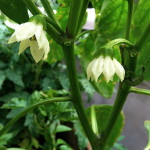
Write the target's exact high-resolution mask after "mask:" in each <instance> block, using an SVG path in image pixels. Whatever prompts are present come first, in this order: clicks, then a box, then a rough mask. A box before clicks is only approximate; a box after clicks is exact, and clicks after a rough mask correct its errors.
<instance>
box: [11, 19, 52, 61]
mask: <svg viewBox="0 0 150 150" xmlns="http://www.w3.org/2000/svg"><path fill="white" fill-rule="evenodd" d="M14 42H21V43H20V47H19V52H18V54H21V53H22V52H24V50H25V49H27V47H30V51H31V55H32V57H33V58H34V60H35V61H36V63H38V62H39V61H40V60H41V59H42V58H43V59H46V58H47V56H48V53H49V51H50V46H49V42H48V39H47V37H46V32H45V30H44V27H43V25H42V23H40V22H36V20H32V21H31V22H27V23H23V24H20V25H19V27H18V28H17V29H16V30H15V32H14V33H13V35H12V36H11V38H10V39H9V41H8V44H10V43H14Z"/></svg>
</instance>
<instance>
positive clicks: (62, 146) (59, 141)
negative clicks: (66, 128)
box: [56, 139, 73, 150]
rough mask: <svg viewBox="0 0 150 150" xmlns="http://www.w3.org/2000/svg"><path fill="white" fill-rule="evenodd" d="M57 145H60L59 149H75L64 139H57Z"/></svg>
mask: <svg viewBox="0 0 150 150" xmlns="http://www.w3.org/2000/svg"><path fill="white" fill-rule="evenodd" d="M56 145H57V146H59V145H60V146H59V150H73V149H72V148H71V147H70V146H69V145H68V144H67V143H66V142H65V141H64V140H62V139H58V140H57V143H56Z"/></svg>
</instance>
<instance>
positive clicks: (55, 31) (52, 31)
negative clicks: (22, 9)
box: [23, 0, 63, 44]
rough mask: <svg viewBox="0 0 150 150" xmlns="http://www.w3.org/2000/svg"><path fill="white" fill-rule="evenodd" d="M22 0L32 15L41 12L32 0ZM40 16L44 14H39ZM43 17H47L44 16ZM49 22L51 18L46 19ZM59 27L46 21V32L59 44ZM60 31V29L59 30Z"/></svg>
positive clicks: (60, 42) (60, 40)
mask: <svg viewBox="0 0 150 150" xmlns="http://www.w3.org/2000/svg"><path fill="white" fill-rule="evenodd" d="M23 2H24V3H25V5H26V6H27V8H28V9H29V10H30V12H31V13H32V14H33V15H38V14H42V13H41V12H40V10H39V9H38V8H37V7H36V5H35V4H34V3H33V2H32V0H23ZM41 16H42V17H43V16H44V15H41ZM44 18H47V17H45V16H44ZM47 21H49V22H51V23H52V21H51V19H49V20H47ZM60 30H61V29H60V28H58V26H57V24H56V25H54V23H52V25H51V24H49V23H47V29H46V32H47V33H48V34H49V35H50V36H51V37H52V38H53V39H54V40H55V41H56V42H57V43H59V44H62V43H63V40H62V39H63V38H62V34H61V33H60V32H59V31H60ZM61 31H62V30H61Z"/></svg>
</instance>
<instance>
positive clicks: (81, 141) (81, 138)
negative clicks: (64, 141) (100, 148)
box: [74, 120, 88, 150]
mask: <svg viewBox="0 0 150 150" xmlns="http://www.w3.org/2000/svg"><path fill="white" fill-rule="evenodd" d="M74 128H75V134H76V136H77V137H78V145H79V149H80V150H83V149H85V148H86V147H87V145H88V139H87V136H86V135H85V133H84V130H83V127H82V126H81V124H80V122H79V121H78V120H77V121H76V122H74Z"/></svg>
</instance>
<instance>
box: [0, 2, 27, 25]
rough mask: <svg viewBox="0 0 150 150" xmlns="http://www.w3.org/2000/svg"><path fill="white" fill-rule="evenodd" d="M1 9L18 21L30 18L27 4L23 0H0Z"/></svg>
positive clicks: (25, 20)
mask: <svg viewBox="0 0 150 150" xmlns="http://www.w3.org/2000/svg"><path fill="white" fill-rule="evenodd" d="M0 10H1V11H2V12H3V13H4V14H5V15H6V16H7V17H9V18H10V19H12V20H14V21H16V22H18V23H23V22H27V21H28V19H29V17H28V13H27V9H26V6H25V4H24V3H23V2H22V0H0Z"/></svg>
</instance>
